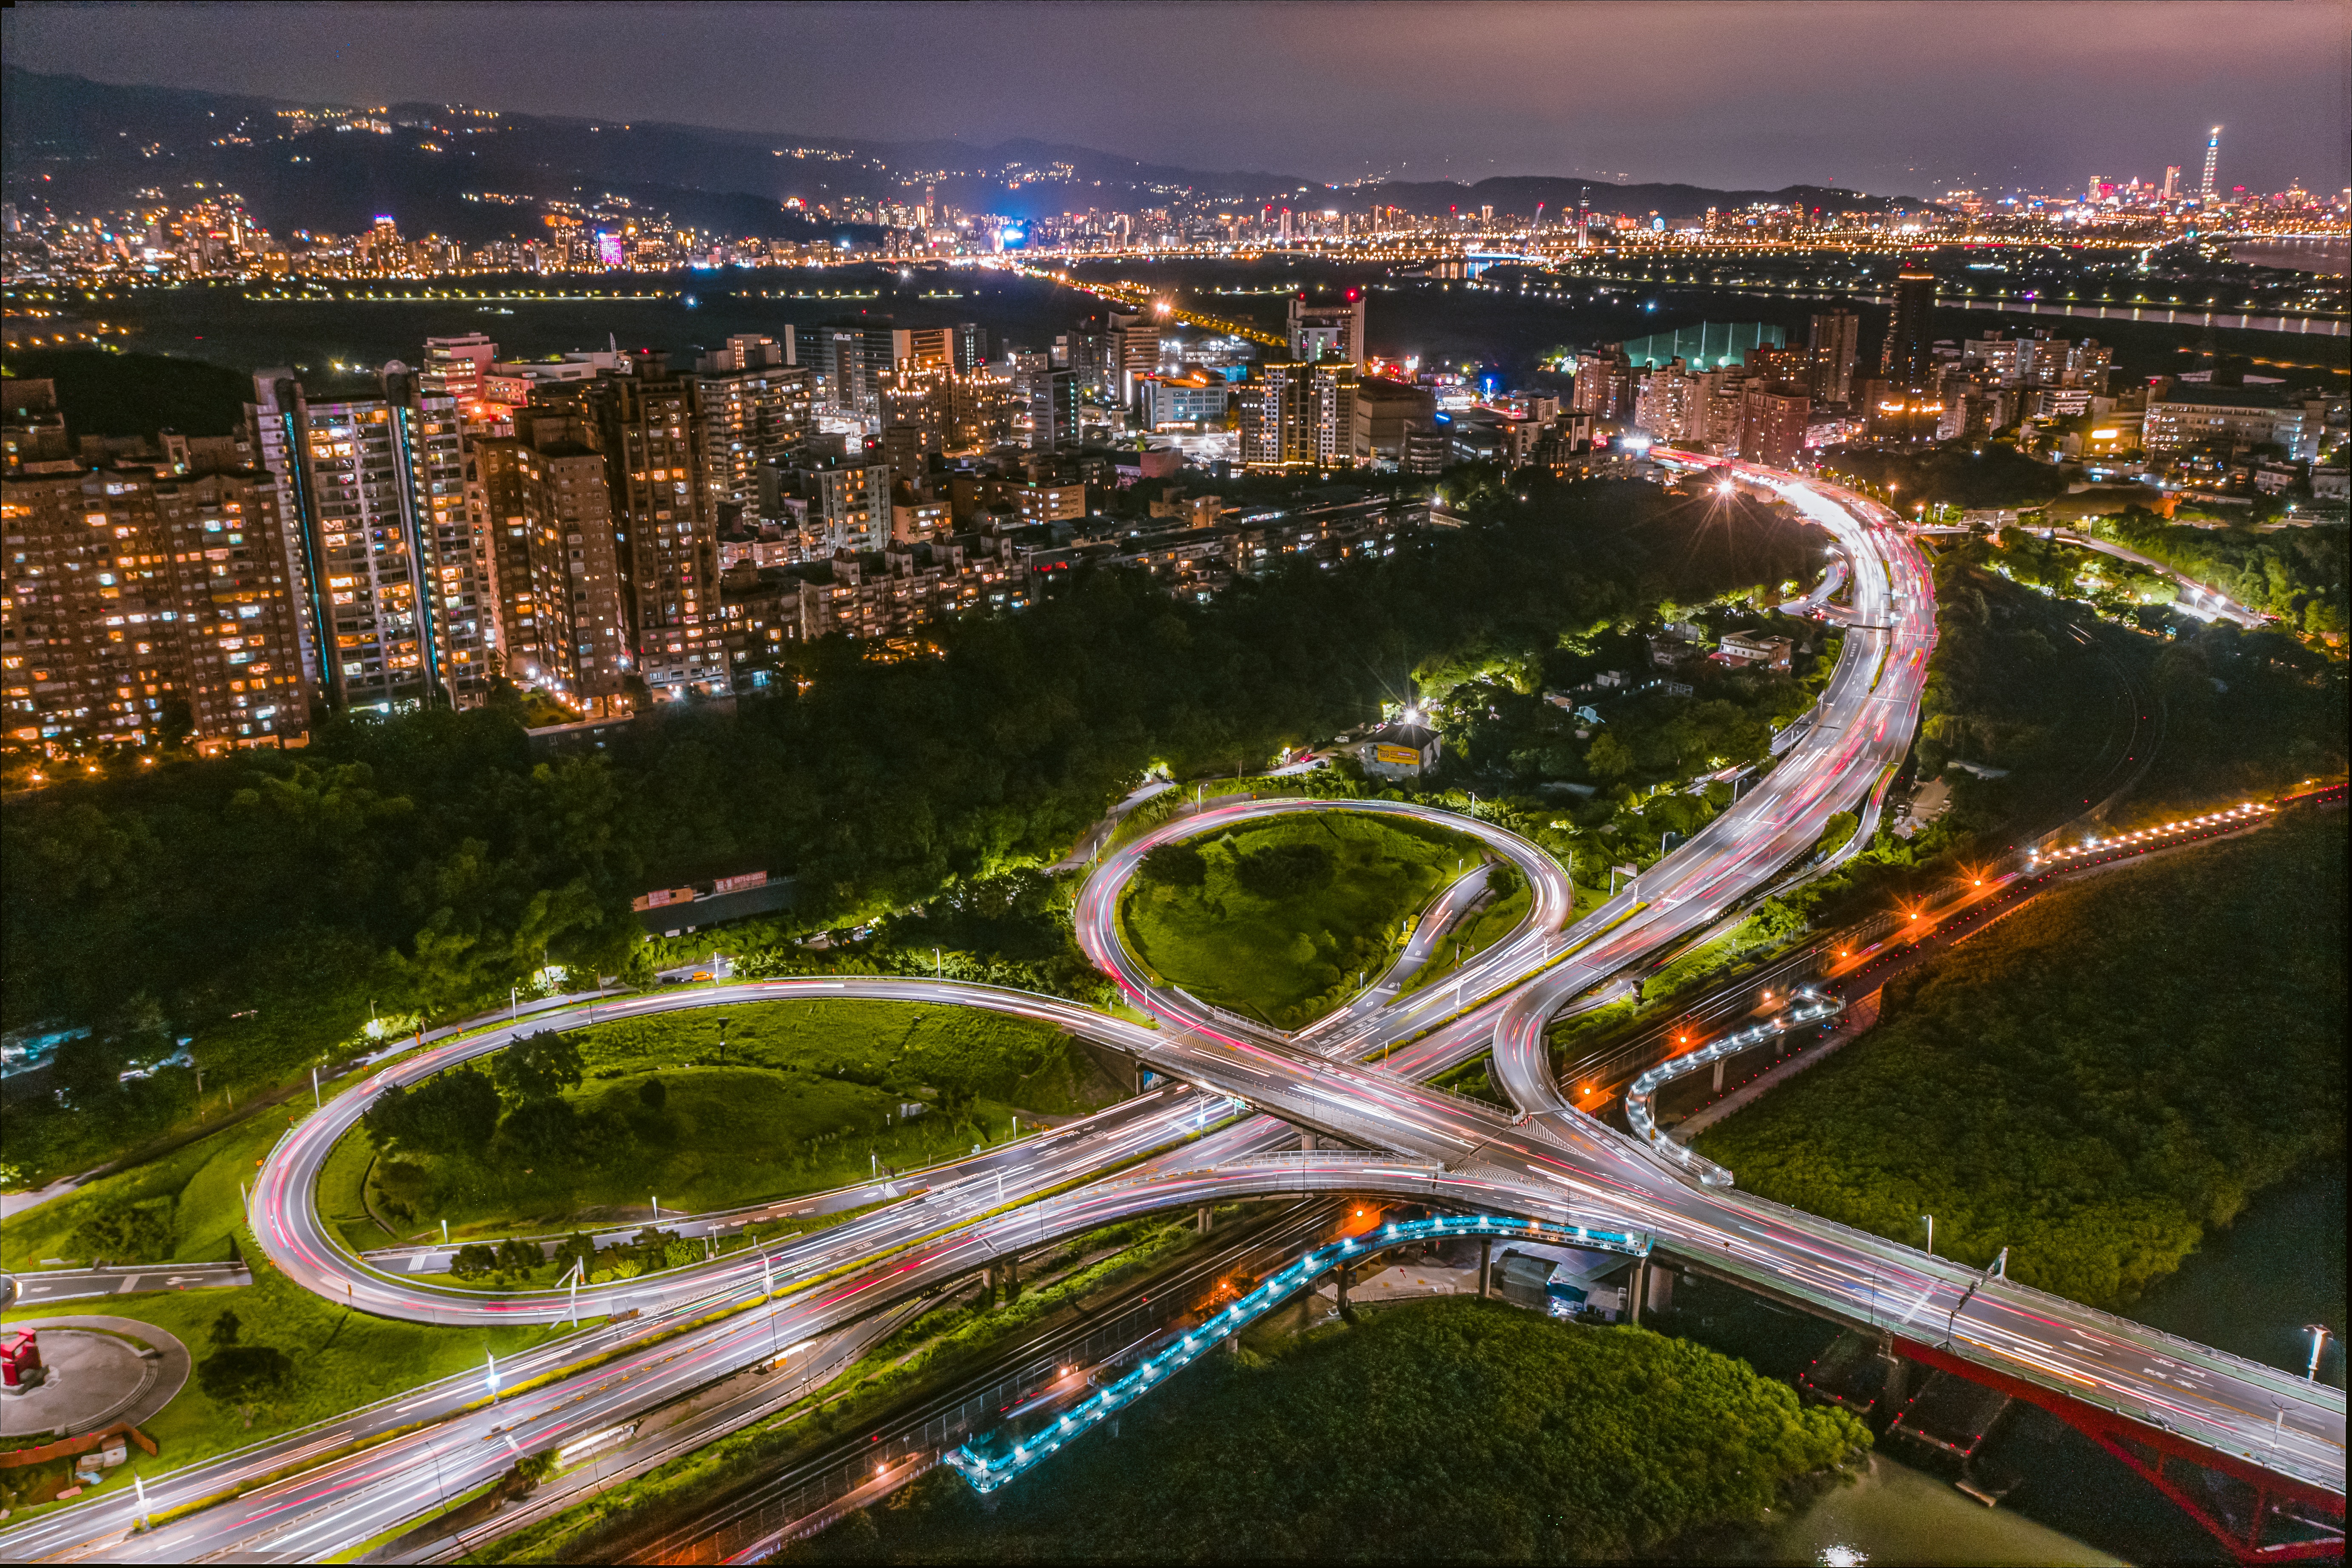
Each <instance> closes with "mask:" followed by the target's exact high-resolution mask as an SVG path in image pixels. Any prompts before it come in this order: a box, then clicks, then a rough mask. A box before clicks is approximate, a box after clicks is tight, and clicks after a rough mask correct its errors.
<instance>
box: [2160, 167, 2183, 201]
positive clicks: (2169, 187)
mask: <svg viewBox="0 0 2352 1568" xmlns="http://www.w3.org/2000/svg"><path fill="white" fill-rule="evenodd" d="M2179 194H2180V165H2179V164H2178V163H2167V164H2166V165H2165V166H2164V199H2165V200H2166V201H2170V200H2172V199H2173V198H2174V197H2175V196H2177V195H2179Z"/></svg>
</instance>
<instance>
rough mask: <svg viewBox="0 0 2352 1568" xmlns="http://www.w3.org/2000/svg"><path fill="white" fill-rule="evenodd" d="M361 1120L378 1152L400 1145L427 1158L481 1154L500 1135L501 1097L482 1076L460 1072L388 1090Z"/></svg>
mask: <svg viewBox="0 0 2352 1568" xmlns="http://www.w3.org/2000/svg"><path fill="white" fill-rule="evenodd" d="M362 1121H364V1122H365V1123H366V1126H367V1130H368V1135H369V1136H370V1137H372V1138H373V1139H374V1140H375V1142H376V1146H377V1147H378V1148H382V1147H383V1146H385V1145H386V1144H388V1143H393V1142H398V1143H401V1144H404V1145H406V1146H407V1147H410V1148H414V1149H419V1150H422V1151H424V1152H425V1153H428V1154H458V1153H464V1152H468V1151H478V1150H480V1149H483V1148H486V1147H487V1146H488V1143H489V1142H490V1138H491V1135H492V1134H494V1133H495V1132H497V1131H498V1130H499V1091H498V1089H496V1088H494V1087H493V1086H492V1085H491V1082H490V1080H489V1079H488V1076H486V1075H485V1074H483V1073H482V1072H480V1071H479V1070H478V1069H476V1068H470V1067H461V1068H454V1069H452V1070H451V1071H448V1072H445V1073H443V1074H441V1075H440V1076H438V1077H437V1078H430V1079H425V1082H423V1083H421V1084H419V1085H418V1086H417V1087H415V1089H398V1088H395V1089H390V1090H387V1091H386V1092H385V1093H383V1094H382V1095H379V1096H378V1097H377V1098H376V1102H375V1103H374V1104H373V1105H372V1106H370V1107H368V1110H367V1114H366V1115H365V1116H364V1117H363V1118H362Z"/></svg>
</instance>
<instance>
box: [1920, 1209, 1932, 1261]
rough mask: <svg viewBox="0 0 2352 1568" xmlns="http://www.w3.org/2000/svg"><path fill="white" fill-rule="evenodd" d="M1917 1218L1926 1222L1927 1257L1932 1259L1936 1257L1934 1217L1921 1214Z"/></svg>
mask: <svg viewBox="0 0 2352 1568" xmlns="http://www.w3.org/2000/svg"><path fill="white" fill-rule="evenodd" d="M1919 1217H1920V1218H1921V1219H1924V1220H1926V1221H1927V1256H1928V1257H1930V1258H1933V1257H1935V1256H1936V1216H1935V1215H1931V1214H1923V1215H1920V1216H1919Z"/></svg>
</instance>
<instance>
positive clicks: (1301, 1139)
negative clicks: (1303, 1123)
mask: <svg viewBox="0 0 2352 1568" xmlns="http://www.w3.org/2000/svg"><path fill="white" fill-rule="evenodd" d="M1298 1147H1299V1148H1300V1149H1301V1150H1303V1151H1305V1152H1307V1153H1309V1154H1312V1153H1313V1152H1315V1134H1314V1133H1312V1132H1309V1131H1307V1129H1306V1128H1304V1127H1302V1128H1300V1129H1299V1130H1298Z"/></svg>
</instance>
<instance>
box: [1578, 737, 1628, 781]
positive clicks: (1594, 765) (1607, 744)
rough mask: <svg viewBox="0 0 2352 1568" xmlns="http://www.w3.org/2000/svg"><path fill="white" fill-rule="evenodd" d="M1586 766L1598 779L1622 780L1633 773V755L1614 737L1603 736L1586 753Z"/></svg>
mask: <svg viewBox="0 0 2352 1568" xmlns="http://www.w3.org/2000/svg"><path fill="white" fill-rule="evenodd" d="M1584 765H1585V766H1586V767H1588V768H1590V769H1591V770H1592V776H1593V777H1595V778H1597V779H1602V780H1612V779H1622V778H1623V777H1624V776H1625V775H1626V774H1627V773H1632V772H1633V752H1632V751H1631V750H1629V749H1628V748H1627V747H1626V745H1625V743H1624V742H1622V741H1620V740H1618V739H1617V737H1616V736H1614V735H1602V736H1601V737H1600V738H1599V739H1598V740H1595V741H1594V742H1592V749H1591V751H1589V752H1585V753H1584Z"/></svg>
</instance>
